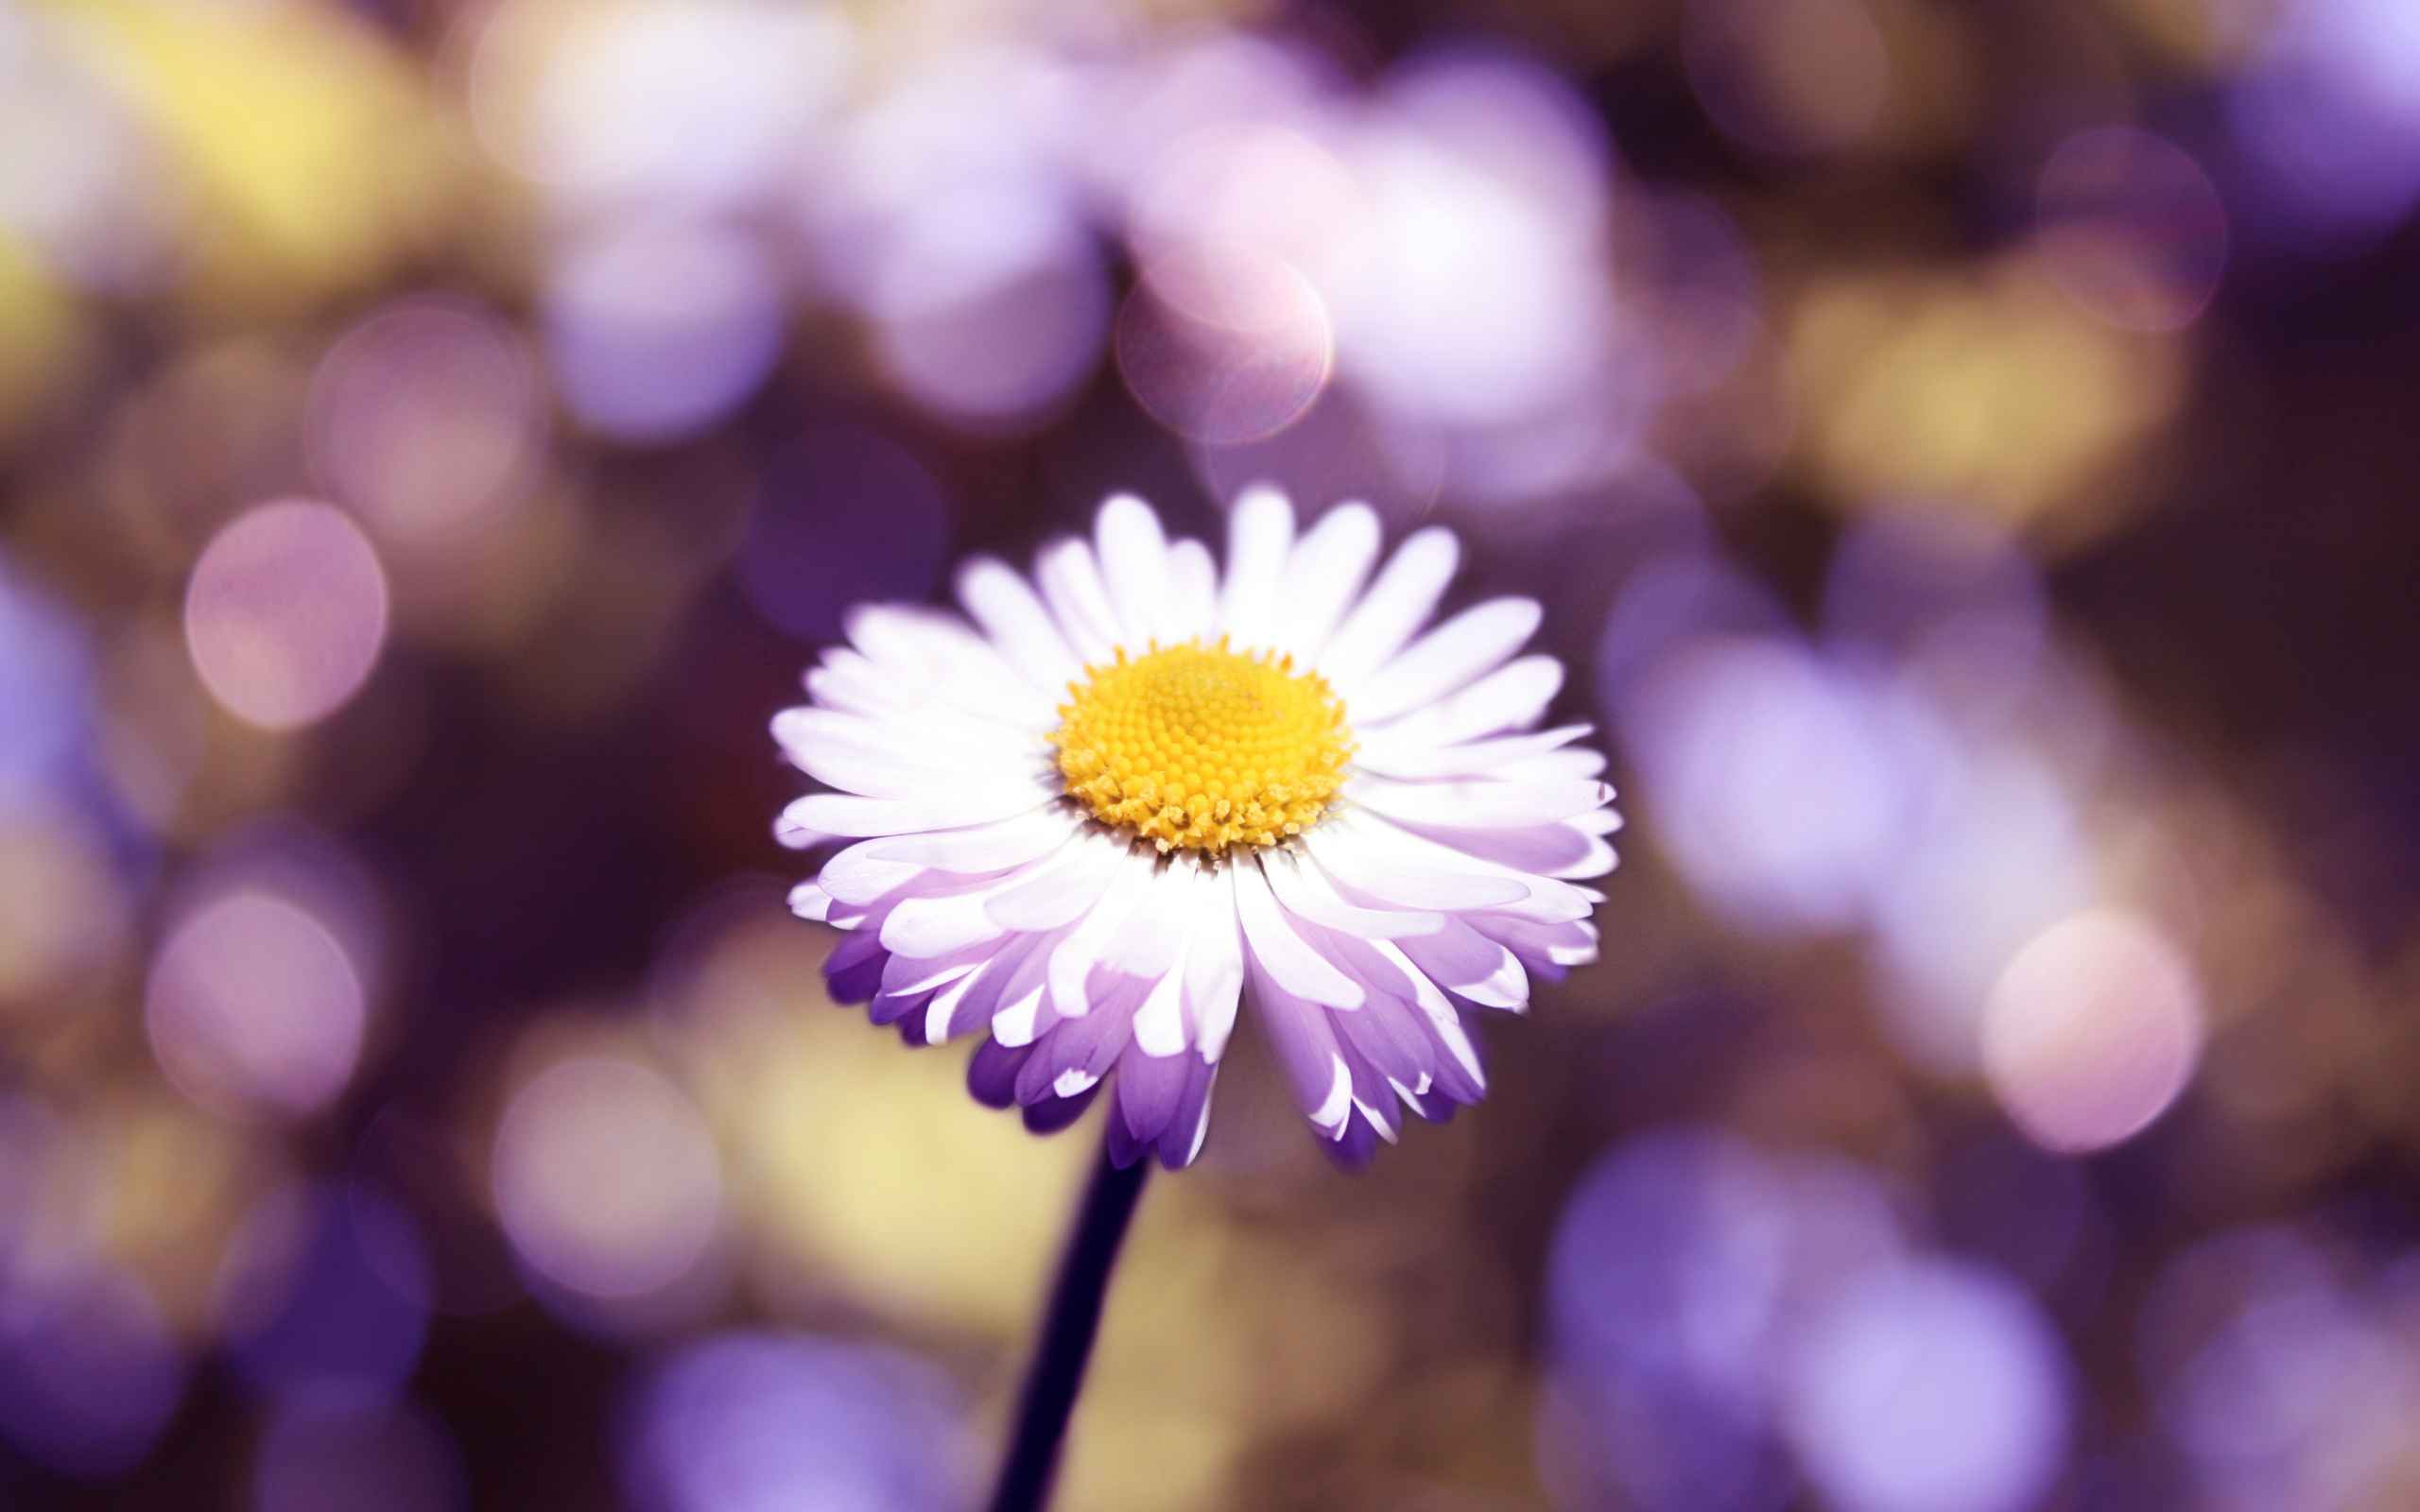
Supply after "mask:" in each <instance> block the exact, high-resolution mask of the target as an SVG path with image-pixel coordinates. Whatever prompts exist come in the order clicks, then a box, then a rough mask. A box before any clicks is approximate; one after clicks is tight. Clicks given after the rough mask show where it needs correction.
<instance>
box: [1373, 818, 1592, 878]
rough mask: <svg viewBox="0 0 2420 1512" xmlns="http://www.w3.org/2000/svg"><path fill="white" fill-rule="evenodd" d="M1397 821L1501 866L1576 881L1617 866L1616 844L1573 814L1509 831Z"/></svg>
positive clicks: (1415, 832) (1448, 845)
mask: <svg viewBox="0 0 2420 1512" xmlns="http://www.w3.org/2000/svg"><path fill="white" fill-rule="evenodd" d="M1396 822H1397V823H1399V824H1403V826H1404V828H1405V829H1407V830H1409V831H1410V832H1411V833H1414V834H1417V835H1420V836H1422V837H1423V838H1425V839H1429V840H1434V841H1436V842H1437V843H1438V844H1439V845H1443V846H1446V847H1449V848H1451V849H1453V850H1456V851H1461V852H1462V853H1463V854H1464V855H1470V856H1477V857H1478V858H1479V859H1480V860H1483V861H1493V862H1495V864H1496V865H1497V866H1500V867H1511V868H1514V869H1516V870H1520V871H1531V872H1535V873H1537V874H1538V875H1539V876H1541V877H1559V878H1562V879H1564V880H1565V881H1573V880H1581V879H1585V878H1588V877H1601V876H1603V875H1604V874H1605V873H1606V872H1608V871H1611V870H1613V869H1614V848H1613V847H1612V846H1609V845H1607V844H1606V843H1605V842H1604V841H1603V840H1601V839H1599V838H1598V837H1597V836H1596V835H1593V834H1591V833H1588V832H1587V831H1586V830H1584V829H1582V828H1581V826H1580V824H1579V822H1578V821H1577V820H1573V819H1564V820H1562V821H1560V822H1558V823H1554V824H1533V825H1529V826H1525V827H1523V828H1520V829H1505V830H1473V829H1464V828H1461V827H1460V826H1457V825H1431V824H1414V823H1407V822H1405V821H1403V820H1400V819H1398V820H1397V821H1396Z"/></svg>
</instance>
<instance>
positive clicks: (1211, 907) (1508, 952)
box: [773, 489, 1620, 1167]
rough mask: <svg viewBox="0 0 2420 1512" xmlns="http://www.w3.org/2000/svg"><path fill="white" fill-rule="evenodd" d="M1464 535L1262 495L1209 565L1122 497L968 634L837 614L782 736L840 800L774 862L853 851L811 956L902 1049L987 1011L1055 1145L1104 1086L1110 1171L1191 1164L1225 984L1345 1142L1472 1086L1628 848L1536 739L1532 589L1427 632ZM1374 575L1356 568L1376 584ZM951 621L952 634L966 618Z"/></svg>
mask: <svg viewBox="0 0 2420 1512" xmlns="http://www.w3.org/2000/svg"><path fill="white" fill-rule="evenodd" d="M1460 554H1461V551H1460V547H1459V546H1458V545H1457V543H1456V541H1455V539H1454V537H1453V535H1452V534H1451V533H1450V532H1448V531H1446V530H1443V529H1441V528H1430V529H1426V530H1423V531H1421V532H1419V533H1418V534H1416V535H1413V536H1412V537H1410V538H1409V540H1407V541H1404V542H1403V544H1402V545H1401V546H1399V547H1398V548H1397V549H1396V550H1395V552H1394V554H1393V555H1392V557H1391V558H1388V559H1387V561H1386V563H1385V565H1384V566H1383V567H1377V563H1378V556H1379V529H1378V521H1377V517H1376V516H1375V515H1374V514H1373V513H1372V512H1371V511H1370V510H1369V509H1368V508H1367V507H1362V506H1360V505H1344V506H1342V507H1338V508H1334V509H1331V510H1329V511H1328V512H1327V513H1326V514H1325V515H1323V516H1322V517H1321V518H1320V520H1319V521H1318V523H1317V524H1314V525H1313V526H1312V527H1311V528H1310V529H1309V530H1307V531H1305V532H1304V533H1303V534H1301V535H1300V536H1299V537H1298V536H1297V535H1296V533H1295V526H1294V516H1293V511H1292V509H1291V508H1290V507H1289V506H1288V504H1287V502H1286V500H1285V499H1284V498H1283V497H1281V496H1280V495H1278V494H1277V493H1275V492H1273V491H1271V490H1266V489H1261V490H1251V491H1249V492H1247V493H1246V494H1245V495H1244V496H1243V497H1242V498H1241V499H1239V500H1238V501H1237V502H1236V507H1235V509H1234V512H1233V514H1232V515H1231V516H1230V519H1229V534H1228V542H1227V561H1226V570H1225V572H1224V573H1223V574H1221V572H1220V571H1219V567H1218V565H1217V564H1216V563H1215V562H1214V561H1213V560H1212V558H1211V555H1210V552H1209V551H1208V549H1207V548H1205V547H1204V546H1203V545H1202V544H1201V542H1200V541H1173V542H1171V541H1168V540H1167V536H1166V535H1165V534H1164V532H1163V531H1162V529H1161V526H1160V522H1159V519H1158V517H1157V516H1156V515H1154V514H1153V513H1152V512H1151V510H1150V507H1148V506H1146V505H1144V504H1143V503H1142V502H1141V501H1139V500H1137V499H1133V498H1131V497H1124V496H1121V497H1117V498H1114V499H1111V500H1110V501H1109V502H1108V503H1107V504H1106V505H1104V506H1103V507H1101V510H1100V514H1099V518H1098V523H1097V524H1096V527H1095V530H1094V533H1093V539H1092V540H1090V541H1083V540H1071V541H1060V542H1058V543H1056V544H1054V545H1051V546H1048V547H1046V548H1045V549H1044V550H1043V551H1042V553H1041V554H1040V557H1039V558H1038V559H1037V560H1036V562H1035V564H1034V574H1033V581H1032V583H1030V584H1029V583H1028V582H1027V581H1026V579H1025V578H1023V577H1022V576H1019V575H1018V574H1016V573H1015V572H1014V571H1012V570H1011V569H1010V568H1009V567H1007V566H1005V565H1004V564H1002V563H1000V562H998V561H996V560H992V559H989V558H977V559H976V560H974V561H971V562H970V563H968V564H967V565H966V566H965V567H964V568H963V569H962V571H961V572H960V573H959V577H958V583H957V587H958V597H959V603H961V604H962V605H963V606H964V607H965V610H966V613H967V615H968V620H961V619H959V617H957V616H956V615H953V614H949V613H946V612H942V611H940V610H930V609H925V608H918V607H912V606H905V605H895V604H882V605H860V606H858V607H857V608H856V609H855V610H852V611H851V613H850V616H849V618H848V622H847V628H848V639H849V644H847V645H845V646H836V647H835V648H833V649H832V650H830V651H828V652H826V653H825V654H824V656H823V658H822V660H821V662H820V663H819V664H818V665H817V666H815V667H814V668H813V669H812V670H810V671H809V672H808V673H807V675H806V690H807V696H808V698H809V700H810V701H809V702H807V703H806V704H804V705H802V706H800V707H798V708H794V709H785V710H783V711H782V713H780V714H779V715H777V716H776V717H775V718H774V720H773V736H774V739H775V740H776V741H778V742H779V743H780V745H781V747H782V749H783V750H784V752H786V753H787V756H788V757H789V759H790V760H791V761H792V762H794V763H795V764H797V765H798V766H799V767H800V768H802V769H803V770H804V771H805V772H806V773H807V775H808V776H810V777H812V778H815V779H816V780H817V781H818V782H821V783H823V784H825V785H826V786H828V787H829V788H830V789H832V791H830V792H821V793H814V794H810V795H808V796H807V797H804V798H801V799H798V800H796V801H795V802H793V803H791V804H790V805H789V807H788V808H787V809H786V810H785V811H784V812H783V814H782V816H781V820H780V822H779V824H778V825H777V826H776V833H777V834H778V835H779V836H780V837H781V838H782V840H783V841H784V842H785V843H787V844H789V845H791V846H795V847H802V848H804V847H821V846H829V845H834V844H837V843H839V842H842V841H848V842H853V843H850V844H848V845H847V846H846V847H845V849H842V850H839V851H838V852H837V853H836V854H834V855H833V856H832V857H831V858H830V859H829V860H827V861H826V862H825V863H824V864H823V868H822V869H821V872H819V873H818V874H817V876H816V877H815V879H814V880H813V881H811V882H807V883H804V884H802V885H800V886H799V887H798V888H797V889H796V890H795V891H794V892H793V893H792V894H791V896H790V905H791V907H792V908H793V909H794V910H795V911H796V912H798V913H799V914H801V915H802V916H804V917H805V918H808V919H818V920H821V921H822V922H824V923H827V924H831V925H833V926H835V927H837V928H839V929H842V930H846V931H848V932H849V933H848V936H847V937H846V938H844V939H843V940H841V941H840V942H839V943H838V945H836V946H835V947H834V949H833V952H832V954H831V956H830V958H829V960H828V961H827V963H826V965H825V967H824V971H825V974H826V977H827V979H828V981H829V983H830V986H831V988H832V991H833V995H834V996H835V997H836V998H838V999H839V1000H840V1001H842V1002H851V1003H858V1002H871V1004H872V1005H873V1008H872V1012H873V1019H874V1021H875V1022H879V1023H895V1024H897V1025H898V1026H899V1028H900V1030H901V1033H902V1034H903V1035H904V1036H905V1037H906V1038H907V1039H908V1040H909V1041H910V1042H929V1043H933V1044H939V1043H942V1041H944V1040H950V1039H952V1038H954V1037H956V1036H959V1035H962V1034H971V1033H973V1032H975V1031H977V1030H988V1031H989V1038H988V1039H987V1040H985V1042H984V1043H983V1044H982V1045H980V1046H979V1047H978V1048H977V1050H976V1052H975V1057H974V1059H973V1061H972V1062H971V1064H970V1066H969V1068H968V1075H967V1080H968V1085H969V1087H970V1088H971V1090H972V1091H974V1093H975V1095H976V1096H977V1098H979V1099H980V1100H982V1101H983V1102H985V1103H987V1104H989V1105H991V1106H994V1107H997V1108H1007V1107H1010V1106H1011V1105H1019V1106H1022V1108H1023V1109H1024V1115H1025V1120H1026V1123H1027V1125H1028V1126H1029V1127H1031V1128H1033V1129H1035V1130H1036V1131H1048V1130H1051V1129H1056V1128H1060V1127H1063V1126H1065V1125H1067V1124H1069V1123H1071V1122H1073V1121H1074V1120H1075V1119H1076V1117H1077V1116H1078V1115H1080V1113H1082V1111H1083V1110H1084V1108H1086V1106H1087V1105H1088V1104H1089V1103H1090V1102H1091V1101H1092V1099H1093V1098H1094V1097H1095V1096H1096V1095H1097V1094H1098V1093H1099V1092H1100V1091H1102V1089H1103V1088H1104V1087H1107V1088H1110V1089H1112V1098H1113V1102H1114V1105H1115V1106H1114V1107H1113V1108H1112V1109H1111V1111H1110V1115H1109V1128H1108V1135H1109V1149H1110V1156H1111V1159H1112V1160H1114V1161H1115V1163H1116V1164H1118V1165H1120V1166H1125V1165H1129V1164H1131V1163H1132V1161H1133V1160H1137V1159H1138V1158H1140V1157H1141V1156H1142V1155H1144V1154H1145V1153H1147V1152H1156V1153H1157V1154H1158V1156H1159V1158H1160V1160H1162V1162H1163V1163H1165V1164H1167V1165H1168V1166H1170V1167H1176V1166H1181V1165H1184V1164H1186V1163H1187V1162H1189V1161H1190V1160H1192V1159H1193V1158H1194V1156H1195V1155H1196V1154H1198V1153H1199V1152H1200V1150H1201V1142H1202V1137H1203V1135H1204V1134H1205V1133H1206V1132H1207V1130H1208V1127H1209V1118H1210V1093H1211V1085H1212V1083H1213V1082H1214V1081H1215V1080H1216V1078H1217V1075H1218V1069H1219V1055H1220V1053H1221V1052H1222V1051H1223V1050H1225V1048H1226V1044H1227V1038H1228V1035H1229V1033H1230V1032H1231V1031H1232V1030H1233V1029H1234V1027H1235V1023H1236V1009H1237V1005H1238V1000H1239V999H1242V998H1249V999H1250V1000H1251V1002H1252V1004H1253V1011H1254V1012H1256V1013H1257V1014H1259V1016H1260V1022H1261V1024H1262V1026H1263V1028H1264V1029H1265V1030H1266V1032H1267V1034H1268V1037H1269V1040H1270V1041H1271V1044H1272V1045H1273V1046H1274V1048H1275V1050H1276V1054H1277V1058H1278V1060H1279V1061H1280V1063H1281V1064H1282V1065H1283V1067H1284V1069H1285V1074H1286V1077H1287V1080H1288V1083H1289V1084H1290V1086H1291V1088H1292V1091H1293V1094H1294V1097H1295V1099H1296V1101H1297V1102H1298V1103H1300V1105H1301V1107H1302V1108H1303V1111H1304V1112H1305V1114H1306V1115H1308V1117H1309V1118H1310V1121H1311V1123H1312V1125H1314V1126H1315V1127H1316V1128H1317V1129H1318V1131H1319V1132H1320V1133H1321V1134H1322V1136H1324V1137H1325V1138H1326V1139H1327V1140H1329V1141H1330V1142H1332V1143H1333V1149H1334V1153H1336V1154H1338V1155H1339V1156H1340V1158H1341V1159H1343V1160H1347V1161H1358V1160H1363V1159H1366V1158H1367V1156H1368V1155H1369V1153H1370V1150H1371V1149H1372V1147H1373V1142H1374V1140H1376V1139H1386V1140H1390V1141H1392V1139H1394V1137H1395V1133H1396V1128H1397V1121H1398V1116H1399V1115H1398V1113H1397V1111H1396V1105H1397V1104H1398V1103H1400V1104H1401V1105H1402V1106H1404V1107H1406V1108H1410V1109H1411V1110H1412V1111H1414V1112H1417V1113H1419V1114H1421V1115H1422V1116H1423V1117H1426V1118H1430V1119H1443V1118H1444V1117H1446V1116H1448V1115H1450V1114H1451V1112H1452V1111H1453V1108H1454V1107H1455V1106H1456V1105H1457V1104H1464V1103H1470V1102H1474V1101H1476V1100H1477V1099H1478V1096H1479V1095H1480V1093H1481V1091H1483V1090H1484V1088H1485V1085H1486V1080H1485V1076H1484V1074H1483V1073H1482V1071H1481V1069H1480V1061H1479V1056H1478V1048H1477V1046H1476V1045H1475V1044H1474V1042H1473V1039H1472V1034H1471V1029H1470V1023H1469V1021H1470V1020H1471V1018H1472V1017H1473V1016H1474V1015H1475V1014H1476V1012H1477V1011H1478V1010H1480V1009H1487V1008H1503V1009H1512V1010H1515V1011H1519V1010H1521V1009H1524V1008H1526V1007H1527V1005H1528V1003H1529V992H1530V981H1529V979H1530V975H1531V974H1532V973H1534V974H1536V975H1539V976H1544V977H1548V978H1558V977H1560V976H1561V975H1562V973H1563V972H1564V969H1566V968H1568V967H1570V966H1573V965H1576V964H1579V963H1581V962H1584V961H1589V960H1593V959H1595V958H1596V954H1597V930H1596V927H1595V926H1594V925H1593V924H1592V923H1591V922H1590V921H1589V913H1590V910H1591V908H1592V907H1593V905H1595V904H1596V903H1597V902H1600V901H1601V898H1602V895H1601V894H1599V893H1598V892H1596V891H1594V890H1592V889H1590V888H1588V887H1585V886H1582V885H1579V883H1578V881H1576V880H1575V879H1581V878H1589V877H1596V876H1599V875H1601V874H1603V873H1604V872H1606V871H1608V870H1610V869H1611V868H1613V865H1614V853H1613V850H1612V848H1611V847H1610V846H1609V845H1608V844H1607V843H1606V840H1605V836H1606V835H1608V834H1610V833H1613V831H1614V830H1615V829H1616V826H1617V825H1618V824H1619V822H1620V820H1619V818H1618V816H1616V814H1615V812H1614V811H1613V810H1612V809H1611V808H1609V807H1607V804H1608V802H1609V801H1610V800H1611V799H1612V798H1613V790H1612V789H1611V788H1610V787H1608V786H1607V785H1606V784H1605V783H1604V782H1602V781H1601V780H1600V774H1601V772H1602V771H1603V769H1604V765H1605V763H1604V758H1603V757H1602V756H1601V755H1599V754H1598V753H1597V752H1596V751H1593V750H1590V749H1587V748H1585V747H1578V746H1575V745H1574V744H1573V742H1575V741H1577V740H1578V739H1580V738H1581V737H1582V736H1583V735H1585V734H1587V733H1588V727H1587V726H1585V725H1565V726H1562V727H1560V728H1557V729H1551V730H1538V729H1537V728H1536V726H1537V725H1538V723H1539V721H1540V719H1541V717H1542V716H1543V715H1544V713H1545V712H1546V707H1547V702H1548V700H1550V699H1551V698H1552V697H1553V696H1555V693H1556V692H1557V691H1558V690H1559V689H1560V688H1561V687H1562V685H1563V668H1562V665H1561V663H1559V662H1556V661H1555V660H1554V659H1553V658H1552V657H1547V656H1517V655H1516V654H1515V653H1517V652H1518V651H1519V650H1520V648H1521V646H1522V645H1523V644H1525V643H1526V642H1527V641H1528V640H1529V639H1530V634H1531V633H1532V632H1533V631H1535V630H1536V629H1537V627H1538V620H1539V609H1538V606H1537V605H1536V604H1535V603H1534V602H1532V601H1530V600H1529V599H1525V598H1499V599H1494V600H1491V601H1489V602H1487V603H1483V604H1480V605H1478V607H1476V608H1474V609H1470V610H1465V611H1463V612H1461V613H1460V614H1457V615H1455V616H1454V617H1452V618H1451V619H1448V620H1446V621H1445V622H1444V623H1443V624H1441V625H1438V626H1436V627H1433V628H1427V629H1426V632H1425V633H1423V630H1424V627H1425V626H1426V622H1427V621H1428V620H1429V619H1430V617H1431V615H1432V614H1433V612H1434V610H1435V609H1436V606H1437V601H1438V597H1439V595H1440V594H1441V593H1443V591H1444V589H1445V585H1446V583H1447V581H1448V580H1449V579H1451V578H1452V576H1454V572H1455V569H1456V566H1457V565H1458V563H1459V560H1460ZM1373 568H1377V571H1376V574H1375V576H1374V577H1373V576H1372V570H1373ZM969 620H971V621H972V623H971V624H970V623H969Z"/></svg>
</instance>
